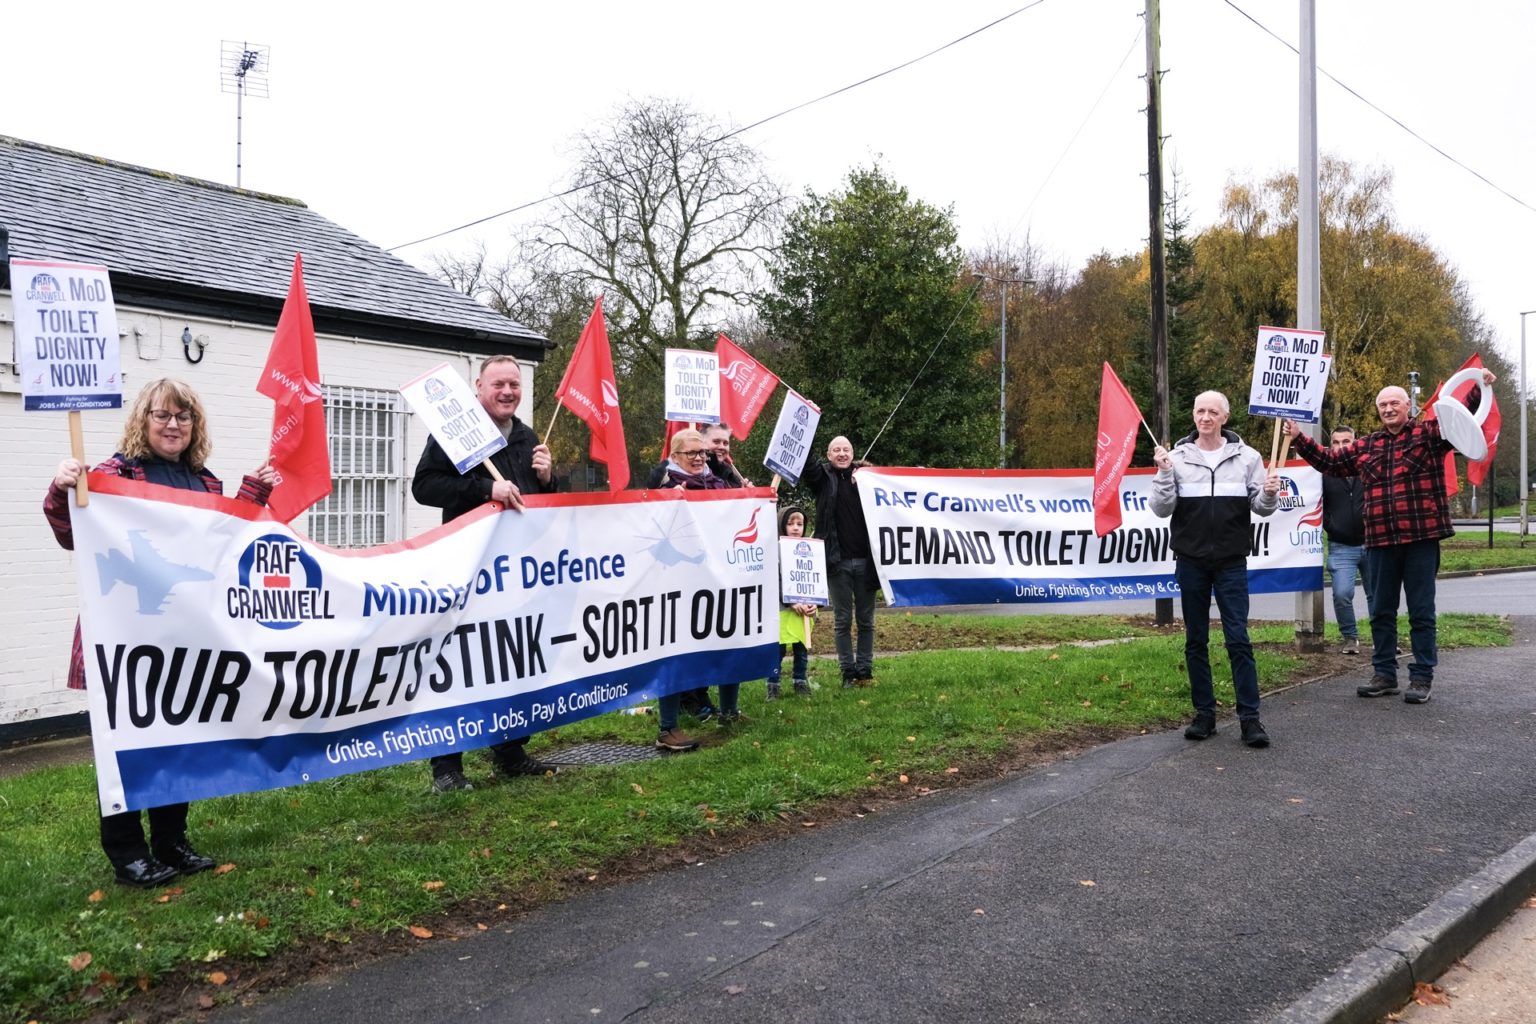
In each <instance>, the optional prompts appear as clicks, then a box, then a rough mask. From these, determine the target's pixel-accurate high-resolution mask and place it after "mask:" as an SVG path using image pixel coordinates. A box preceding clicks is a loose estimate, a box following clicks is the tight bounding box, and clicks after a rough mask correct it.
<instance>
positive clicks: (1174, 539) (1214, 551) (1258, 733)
mask: <svg viewBox="0 0 1536 1024" xmlns="http://www.w3.org/2000/svg"><path fill="white" fill-rule="evenodd" d="M1230 413H1231V406H1230V405H1229V404H1228V403H1227V398H1226V396H1225V395H1223V394H1222V393H1221V392H1219V391H1206V392H1203V393H1201V394H1200V395H1199V396H1197V397H1196V398H1195V413H1194V419H1195V432H1194V433H1192V434H1190V435H1189V436H1187V437H1184V438H1181V439H1180V440H1179V442H1178V443H1177V444H1175V445H1174V446H1173V450H1172V451H1169V450H1168V449H1166V448H1164V447H1163V446H1162V445H1158V447H1157V448H1156V449H1155V450H1154V451H1153V453H1152V460H1153V461H1154V462H1156V463H1157V476H1156V477H1154V478H1153V481H1152V512H1153V514H1155V515H1158V516H1172V517H1173V521H1172V523H1171V524H1170V527H1169V531H1170V540H1171V543H1172V547H1173V553H1174V556H1175V558H1176V560H1177V561H1176V564H1175V569H1174V572H1175V577H1176V578H1177V580H1178V583H1179V592H1180V594H1181V597H1182V601H1181V604H1182V609H1183V613H1184V664H1185V666H1186V669H1187V671H1188V672H1189V693H1190V699H1191V700H1192V701H1193V703H1194V705H1195V718H1194V721H1192V722H1190V723H1189V727H1188V728H1186V729H1185V730H1184V735H1185V737H1186V738H1188V739H1192V740H1203V739H1207V738H1208V737H1210V736H1211V735H1212V734H1214V733H1215V732H1216V693H1215V690H1214V689H1213V688H1212V685H1211V655H1210V649H1209V644H1210V632H1211V595H1212V594H1214V595H1215V597H1216V607H1217V608H1218V609H1219V610H1220V611H1221V631H1222V635H1223V636H1224V637H1225V639H1226V646H1227V658H1228V660H1230V661H1231V663H1232V686H1233V689H1234V690H1236V691H1237V717H1238V721H1239V723H1240V725H1241V727H1242V736H1243V742H1244V743H1246V744H1248V745H1249V746H1250V747H1267V746H1269V736H1268V734H1267V733H1265V731H1264V726H1263V724H1262V723H1261V722H1260V721H1259V673H1258V667H1257V666H1256V665H1255V664H1254V660H1253V645H1252V644H1251V643H1249V640H1248V551H1249V549H1250V548H1251V547H1252V543H1253V542H1252V539H1251V532H1250V526H1249V524H1250V523H1251V521H1252V515H1251V513H1257V514H1259V515H1261V516H1267V515H1270V514H1271V513H1273V512H1274V511H1275V509H1276V508H1277V507H1278V506H1279V504H1280V500H1279V496H1278V495H1279V491H1280V476H1279V474H1278V473H1277V472H1276V471H1275V470H1273V469H1271V470H1269V471H1268V472H1266V471H1265V469H1264V459H1263V457H1262V456H1260V455H1259V453H1258V452H1256V451H1254V450H1253V449H1252V448H1250V447H1249V446H1248V445H1246V444H1244V443H1243V440H1242V438H1240V437H1238V436H1237V435H1236V434H1234V433H1233V432H1232V431H1230V430H1225V429H1223V427H1224V425H1225V424H1226V422H1227V417H1228V415H1230Z"/></svg>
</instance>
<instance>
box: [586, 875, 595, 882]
mask: <svg viewBox="0 0 1536 1024" xmlns="http://www.w3.org/2000/svg"><path fill="white" fill-rule="evenodd" d="M587 881H589V882H595V881H597V876H596V875H588V876H587Z"/></svg>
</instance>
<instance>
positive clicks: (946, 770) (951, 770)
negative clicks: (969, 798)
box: [944, 768, 960, 775]
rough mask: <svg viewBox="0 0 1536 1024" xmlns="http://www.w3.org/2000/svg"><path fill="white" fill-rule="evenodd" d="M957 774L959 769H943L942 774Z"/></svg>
mask: <svg viewBox="0 0 1536 1024" xmlns="http://www.w3.org/2000/svg"><path fill="white" fill-rule="evenodd" d="M959 772H960V769H959V768H945V769H944V774H945V775H957V774H959Z"/></svg>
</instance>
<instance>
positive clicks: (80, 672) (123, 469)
mask: <svg viewBox="0 0 1536 1024" xmlns="http://www.w3.org/2000/svg"><path fill="white" fill-rule="evenodd" d="M94 472H97V473H111V474H115V475H117V476H125V477H127V478H128V479H130V480H143V479H144V463H143V462H142V461H140V460H139V459H130V458H128V456H126V455H122V454H114V455H113V456H112V457H111V458H110V459H108V460H107V461H106V462H103V463H102V464H101V465H99V466H97V467H96V469H95V470H94ZM196 476H197V479H198V482H200V483H201V484H202V485H203V489H204V490H205V491H207V492H208V493H209V494H223V493H224V484H223V483H222V482H220V480H219V478H218V477H216V476H214V475H213V474H212V473H210V472H208V470H207V469H199V470H197V471H196ZM271 493H272V488H271V487H268V486H267V485H266V484H264V483H262V482H261V481H260V480H258V479H256V478H255V477H254V476H248V477H246V478H245V479H243V480H241V481H240V494H239V496H238V497H239V499H240V500H241V501H249V502H253V503H255V504H257V505H265V504H266V503H267V496H268V495H269V494H271ZM43 515H44V516H45V517H47V519H48V525H49V526H51V527H52V528H53V536H54V539H55V540H57V541H58V542H59V547H61V548H63V549H64V550H65V551H73V550H75V531H74V527H73V526H71V525H70V522H69V491H67V490H65V489H64V488H62V487H58V486H56V485H54V484H52V483H50V484H49V485H48V494H47V495H46V496H45V497H44V498H43ZM69 688H70V689H71V690H83V689H85V652H84V649H83V648H82V646H81V644H80V623H79V621H78V620H77V621H76V622H75V642H74V646H73V647H71V648H70V651H69Z"/></svg>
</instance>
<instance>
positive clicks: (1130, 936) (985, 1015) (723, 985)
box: [211, 573, 1536, 1024]
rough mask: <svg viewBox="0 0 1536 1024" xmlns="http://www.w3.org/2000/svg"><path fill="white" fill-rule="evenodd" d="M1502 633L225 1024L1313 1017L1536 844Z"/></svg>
mask: <svg viewBox="0 0 1536 1024" xmlns="http://www.w3.org/2000/svg"><path fill="white" fill-rule="evenodd" d="M1521 581H1523V587H1521V586H1518V585H1517V584H1518V583H1520V582H1521ZM1495 582H1496V583H1498V585H1499V586H1500V588H1501V590H1500V596H1497V597H1490V596H1489V595H1488V593H1487V591H1484V600H1483V601H1482V602H1481V603H1480V607H1481V608H1483V609H1486V610H1490V611H1496V610H1503V611H1509V610H1512V609H1515V610H1526V611H1530V610H1533V609H1536V574H1529V573H1528V574H1522V575H1520V576H1517V577H1507V578H1499V577H1488V578H1487V579H1486V580H1475V581H1468V583H1467V584H1466V586H1467V587H1468V588H1469V589H1470V588H1475V587H1478V586H1483V585H1485V584H1486V583H1495ZM1504 588H1507V589H1504ZM1458 589H1459V588H1458ZM1469 600H1470V598H1469ZM1516 626H1517V629H1518V637H1517V642H1516V644H1515V645H1513V646H1512V647H1508V648H1499V649H1475V650H1461V651H1449V652H1444V653H1443V654H1442V658H1441V664H1440V670H1439V673H1438V674H1437V677H1436V683H1435V690H1434V699H1433V700H1432V701H1431V702H1430V703H1428V704H1426V705H1423V706H1418V707H1415V706H1410V705H1407V704H1405V703H1404V702H1403V701H1401V700H1395V699H1383V700H1361V699H1359V698H1357V697H1356V696H1355V693H1354V688H1355V685H1356V683H1357V682H1358V680H1357V679H1355V678H1353V677H1350V678H1336V679H1329V680H1321V681H1315V682H1312V683H1307V684H1303V685H1301V686H1297V687H1293V688H1291V689H1289V690H1286V691H1283V692H1281V693H1278V694H1272V695H1270V696H1268V697H1266V698H1265V701H1264V720H1265V723H1266V725H1267V726H1268V727H1269V730H1270V733H1271V735H1272V736H1273V738H1274V745H1273V746H1272V747H1270V748H1269V749H1267V750H1261V751H1256V750H1250V749H1248V748H1246V747H1243V746H1242V745H1241V744H1240V743H1239V742H1238V739H1237V729H1236V725H1235V723H1233V722H1232V721H1231V720H1224V721H1223V722H1222V724H1221V729H1220V732H1219V733H1218V735H1217V736H1216V737H1214V738H1213V739H1211V740H1208V741H1206V742H1204V743H1191V742H1188V741H1186V740H1184V739H1183V737H1182V734H1181V732H1180V731H1178V730H1168V731H1161V732H1157V733H1154V734H1150V735H1145V736H1139V737H1133V738H1131V739H1127V740H1123V741H1120V742H1117V743H1112V744H1108V745H1105V746H1102V747H1098V748H1095V749H1093V750H1090V751H1088V752H1086V753H1084V754H1082V755H1080V756H1078V757H1075V758H1071V759H1068V760H1064V761H1060V762H1058V763H1056V764H1053V765H1050V766H1046V767H1042V768H1039V769H1035V770H1032V771H1029V772H1025V773H1021V774H1019V775H1015V776H1010V777H1008V778H1005V779H1001V780H998V781H995V782H992V783H987V784H982V785H973V786H968V787H956V788H954V789H949V790H939V791H936V792H934V793H932V794H931V795H928V796H926V797H920V798H914V799H913V800H911V801H910V802H907V803H904V804H901V805H899V806H897V807H895V808H894V809H889V810H882V811H880V812H879V813H875V814H869V815H866V816H864V817H862V818H852V819H847V820H843V821H839V822H836V823H830V824H825V825H822V826H820V827H817V828H814V829H806V830H804V831H803V832H802V833H799V834H796V835H794V836H792V837H790V838H787V839H784V840H779V841H774V842H769V843H764V844H760V845H757V846H754V847H752V848H750V849H747V850H744V851H742V852H739V853H737V854H733V855H731V856H728V857H724V858H722V859H720V860H717V861H712V862H706V863H704V864H701V865H698V866H693V867H689V868H686V869H679V870H676V871H671V872H664V873H660V874H656V875H653V876H649V877H646V878H643V879H641V880H639V881H636V882H634V883H631V884H625V885H621V886H615V887H612V888H609V889H606V890H601V891H596V892H591V893H587V894H583V895H581V896H578V897H576V898H573V899H571V900H569V901H568V902H565V903H562V904H558V905H553V906H548V907H545V908H542V909H540V910H538V911H536V912H533V913H531V914H529V915H527V916H525V917H522V918H520V919H518V920H516V921H513V922H511V923H509V924H506V925H502V926H499V927H496V928H493V929H491V930H490V931H488V932H486V933H483V934H475V935H471V936H468V937H466V938H464V939H462V940H460V941H457V942H432V943H426V944H423V945H422V946H421V947H420V948H419V949H418V950H417V951H416V952H414V953H412V954H411V955H409V956H405V957H402V958H400V959H397V960H393V961H388V962H382V963H376V964H373V965H371V966H368V967H365V968H362V969H360V970H357V971H353V972H350V973H347V974H344V975H339V976H335V977H329V978H323V979H319V980H317V981H315V982H312V983H310V984H308V985H305V986H303V987H301V988H298V989H296V990H294V991H292V992H290V993H286V994H282V995H278V996H272V997H269V998H267V999H265V1000H263V1001H261V1002H259V1003H257V1004H255V1005H251V1006H245V1007H229V1008H225V1009H222V1010H218V1011H215V1012H214V1013H213V1014H212V1015H211V1019H213V1020H215V1021H251V1022H282V1024H289V1022H291V1021H292V1020H295V1019H301V1020H303V1019H310V1020H325V1021H328V1022H331V1021H334V1022H338V1024H353V1022H355V1024H391V1022H395V1021H401V1022H405V1021H410V1022H417V1021H423V1020H432V1021H436V1020H462V1019H464V1018H466V1017H471V1016H475V1017H479V1018H480V1019H486V1020H497V1021H519V1022H521V1021H529V1022H542V1021H578V1020H579V1021H603V1020H608V1021H616V1020H636V1021H648V1022H650V1021H654V1022H669V1024H670V1022H678V1024H684V1022H686V1024H697V1022H699V1021H703V1020H723V1021H733V1022H736V1021H748V1022H755V1021H763V1022H769V1021H773V1022H779V1021H795V1022H797V1024H810V1022H820V1021H827V1022H839V1024H844V1022H863V1021H869V1022H872V1024H873V1022H880V1024H892V1022H906V1021H911V1022H925V1024H926V1022H930V1021H946V1022H971V1021H974V1022H977V1024H981V1022H986V1024H993V1022H996V1021H1022V1022H1037V1021H1038V1022H1047V1021H1049V1022H1090V1021H1091V1022H1095V1024H1098V1022H1102V1021H1109V1020H1116V1021H1119V1020H1134V1021H1137V1022H1138V1024H1148V1022H1168V1024H1174V1022H1178V1024H1201V1022H1210V1024H1226V1022H1256V1021H1268V1020H1271V1019H1273V1018H1275V1017H1276V1016H1277V1015H1279V1014H1282V1013H1285V1012H1286V1011H1287V1009H1288V1008H1290V1009H1291V1013H1292V1016H1288V1017H1287V1019H1304V1018H1297V1017H1295V1016H1294V1012H1295V1011H1294V1005H1293V1004H1296V1003H1298V1002H1300V1001H1302V1000H1303V997H1304V996H1306V994H1307V993H1309V992H1310V991H1311V990H1313V989H1314V987H1315V986H1317V985H1319V983H1322V982H1324V981H1325V980H1326V979H1329V978H1330V976H1333V975H1335V972H1339V971H1340V970H1341V969H1342V968H1344V967H1345V966H1346V965H1348V964H1350V963H1351V962H1352V961H1354V960H1355V959H1356V958H1357V957H1359V956H1361V955H1362V954H1363V952H1364V951H1368V950H1373V949H1376V948H1378V946H1377V944H1378V943H1380V942H1381V941H1382V939H1383V936H1388V935H1389V934H1390V933H1392V932H1393V931H1394V929H1397V928H1398V927H1399V926H1400V925H1401V924H1403V922H1406V921H1409V920H1410V919H1411V918H1414V917H1415V915H1419V914H1420V912H1421V911H1424V910H1425V908H1426V907H1430V905H1431V904H1434V903H1436V901H1437V900H1441V899H1442V897H1444V896H1446V894H1447V893H1450V892H1452V890H1454V889H1456V888H1457V887H1458V886H1459V885H1461V884H1462V883H1464V881H1465V880H1466V879H1468V878H1469V877H1471V876H1473V875H1474V874H1476V873H1478V872H1479V871H1482V870H1484V869H1485V867H1486V866H1487V865H1489V864H1490V863H1491V862H1493V861H1495V860H1496V859H1497V858H1499V857H1500V855H1503V854H1506V851H1510V850H1511V849H1512V848H1514V847H1516V846H1517V845H1519V844H1521V843H1522V842H1523V841H1525V840H1527V838H1528V837H1530V836H1532V834H1533V833H1536V786H1532V785H1531V783H1530V780H1531V779H1532V778H1533V777H1536V710H1533V701H1532V698H1531V692H1530V680H1531V679H1532V678H1533V676H1536V645H1533V643H1532V640H1533V638H1536V617H1528V618H1520V619H1517V620H1516ZM985 682H986V681H983V680H978V683H979V684H980V683H985ZM879 695H880V691H879V690H878V689H877V690H875V691H872V699H878V698H879ZM1522 898H1523V897H1522ZM1490 927H1491V925H1490ZM1452 955H1459V951H1458V952H1456V953H1453V954H1452Z"/></svg>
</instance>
